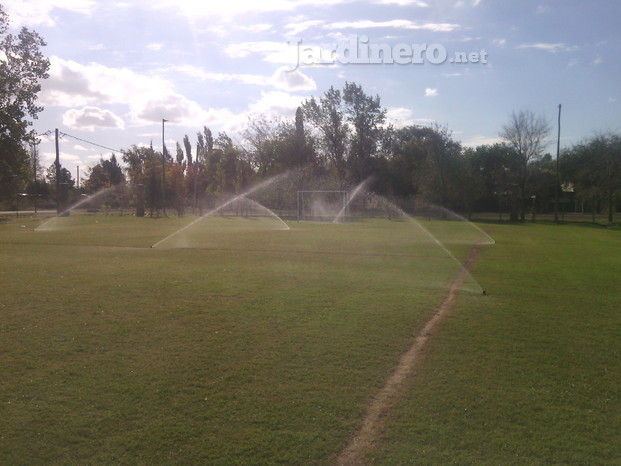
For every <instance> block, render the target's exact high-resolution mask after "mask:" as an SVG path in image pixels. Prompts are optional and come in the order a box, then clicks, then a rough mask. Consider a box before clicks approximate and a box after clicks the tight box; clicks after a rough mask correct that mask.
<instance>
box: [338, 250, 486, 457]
mask: <svg viewBox="0 0 621 466" xmlns="http://www.w3.org/2000/svg"><path fill="white" fill-rule="evenodd" d="M479 248H480V243H477V244H476V245H474V246H473V247H472V250H471V251H470V254H469V256H468V259H467V260H466V263H465V264H464V267H463V268H462V269H461V271H460V272H459V274H458V275H457V277H455V280H453V283H451V286H450V288H449V291H448V293H447V295H446V297H445V298H444V301H442V304H441V305H440V307H439V309H438V312H436V314H434V316H433V317H432V318H431V319H430V320H429V321H428V322H427V323H426V324H425V326H424V327H423V329H422V330H421V331H420V333H419V334H418V335H417V336H416V338H415V339H414V342H413V343H412V346H411V347H410V349H408V351H407V352H406V353H404V354H403V356H401V359H400V360H399V363H398V364H397V367H396V368H395V371H394V372H393V373H392V374H391V375H390V377H389V378H388V380H386V384H385V385H384V387H383V388H382V389H381V390H380V391H379V392H378V393H377V395H375V397H374V399H373V401H372V402H371V404H370V405H369V407H368V408H367V412H366V414H365V417H364V419H363V421H362V426H361V427H360V430H359V431H358V432H357V433H356V434H355V435H354V436H353V437H352V439H351V440H350V441H349V444H348V445H347V447H345V449H344V450H343V451H342V452H341V454H340V455H339V457H338V458H337V460H336V461H337V464H339V465H343V466H345V465H360V464H364V463H365V456H366V455H367V454H368V453H369V452H370V451H372V450H373V449H374V448H375V447H376V445H377V443H378V441H379V437H380V434H381V432H382V431H383V429H384V424H385V420H386V416H387V414H388V413H389V412H390V409H391V408H392V407H393V406H394V404H395V403H396V401H397V400H398V399H399V398H400V397H401V395H402V394H403V393H404V392H405V390H406V388H407V379H408V377H410V376H411V375H412V374H413V373H414V372H415V371H416V369H417V367H418V366H419V364H420V359H421V356H422V354H423V351H424V350H425V346H426V345H427V342H428V341H429V340H430V338H431V337H432V336H433V331H434V330H435V328H436V327H437V325H438V323H439V322H440V321H441V320H442V319H443V318H444V317H446V315H447V314H448V313H449V312H450V311H451V310H452V309H453V305H454V303H455V300H456V297H457V291H458V290H459V288H460V287H461V285H462V284H463V283H464V280H465V279H466V277H467V275H468V273H469V271H470V270H471V269H472V265H473V263H474V260H475V258H476V256H477V253H478V251H479Z"/></svg>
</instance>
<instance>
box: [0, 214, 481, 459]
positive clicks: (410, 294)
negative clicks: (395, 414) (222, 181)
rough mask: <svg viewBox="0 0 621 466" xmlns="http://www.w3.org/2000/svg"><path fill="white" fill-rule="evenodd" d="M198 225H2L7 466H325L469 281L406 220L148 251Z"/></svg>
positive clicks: (185, 239)
mask: <svg viewBox="0 0 621 466" xmlns="http://www.w3.org/2000/svg"><path fill="white" fill-rule="evenodd" d="M190 220H191V219H189V218H188V219H147V218H143V219H139V218H134V217H122V218H121V217H105V216H79V215H75V216H71V217H69V218H59V219H56V220H54V221H53V222H51V223H50V224H48V225H47V226H46V227H45V228H44V229H43V230H41V231H34V229H33V227H34V226H36V225H37V224H38V223H40V222H37V221H35V220H32V219H31V220H29V219H14V220H12V221H10V222H8V223H4V224H2V225H0V247H1V249H0V260H1V262H2V269H1V271H0V279H1V282H2V284H3V286H2V291H1V300H0V303H1V304H0V332H1V338H0V351H1V352H2V358H1V359H0V373H1V374H2V379H1V380H0V403H1V406H2V408H1V409H2V411H1V413H0V417H1V418H2V420H3V429H2V432H3V433H2V436H1V438H0V449H1V450H0V451H1V453H0V463H22V464H31V463H33V462H57V463H67V462H69V463H81V464H83V463H91V462H96V463H110V462H123V463H136V462H138V463H153V462H182V463H199V462H202V463H220V464H231V463H239V464H242V463H249V462H281V463H282V462H284V463H290V464H300V463H308V464H317V463H328V462H329V461H330V460H331V458H333V457H334V456H335V455H336V454H338V452H339V450H340V449H341V448H342V447H343V445H344V444H345V443H346V441H347V439H348V438H349V436H350V435H351V434H352V433H353V432H354V431H355V429H356V428H357V425H358V422H359V420H360V417H361V415H362V413H363V411H364V407H365V406H366V404H367V402H368V400H369V399H370V397H371V396H372V395H373V393H374V392H375V391H376V390H377V389H378V388H379V387H380V386H381V385H382V382H383V380H384V379H385V377H386V376H387V375H388V374H389V373H390V370H391V368H392V366H393V364H394V363H395V361H396V360H397V358H398V355H399V354H400V353H401V352H402V351H404V350H405V349H406V348H407V346H408V343H409V341H410V338H411V337H412V335H413V334H415V333H416V331H417V329H418V328H419V327H420V326H421V325H422V324H423V323H424V322H425V320H426V319H428V318H429V316H430V315H431V314H432V313H433V312H434V310H435V309H436V307H437V305H438V304H439V302H440V301H441V299H442V297H443V295H444V293H445V292H446V286H447V285H448V283H450V281H451V280H452V278H453V276H454V275H455V274H456V272H457V269H458V267H457V264H456V263H455V262H454V261H453V260H452V259H451V258H450V257H449V256H447V254H446V253H445V251H443V250H442V249H441V248H439V247H438V246H437V245H435V244H434V243H433V242H432V241H431V240H430V238H429V237H428V236H427V235H426V234H424V232H422V231H421V229H420V228H419V227H417V226H416V225H415V224H413V223H412V222H406V221H392V222H388V221H368V222H358V223H356V224H344V225H333V224H313V223H302V224H297V223H296V224H292V228H291V230H282V229H279V227H278V225H276V224H274V225H272V227H270V225H269V222H270V220H269V219H268V220H265V219H263V220H260V219H259V220H256V219H255V220H249V219H235V218H219V217H215V218H209V219H205V220H203V221H201V222H199V223H198V224H197V225H196V227H195V228H192V229H188V230H186V231H184V233H183V234H180V235H178V236H175V237H174V240H171V242H172V243H173V244H170V243H171V242H167V243H166V244H163V245H162V246H160V247H157V248H150V246H151V245H153V244H154V243H157V242H158V241H159V240H160V239H162V238H164V237H166V236H168V235H169V234H171V233H172V232H174V231H175V230H177V229H179V228H180V227H181V226H183V225H185V224H187V223H188V222H189V221H190ZM261 222H267V224H264V223H261ZM22 225H23V226H22ZM180 238H181V243H183V246H185V248H184V249H178V248H173V247H171V246H175V244H174V243H175V242H176V241H178V240H180ZM472 286H475V284H472Z"/></svg>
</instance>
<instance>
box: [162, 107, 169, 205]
mask: <svg viewBox="0 0 621 466" xmlns="http://www.w3.org/2000/svg"><path fill="white" fill-rule="evenodd" d="M167 121H168V120H164V119H163V118H162V208H163V209H164V214H166V144H165V143H164V123H166V122H167Z"/></svg>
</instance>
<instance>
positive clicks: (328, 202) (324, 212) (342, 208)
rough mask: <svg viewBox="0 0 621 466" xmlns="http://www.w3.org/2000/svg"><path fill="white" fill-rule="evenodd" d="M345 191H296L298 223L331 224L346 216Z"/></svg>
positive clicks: (347, 196) (347, 197)
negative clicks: (306, 221)
mask: <svg viewBox="0 0 621 466" xmlns="http://www.w3.org/2000/svg"><path fill="white" fill-rule="evenodd" d="M348 204H349V193H348V192H347V191H298V192H297V209H298V215H297V217H298V221H300V220H311V221H316V222H332V221H335V220H336V219H337V218H339V217H343V216H347V209H348Z"/></svg>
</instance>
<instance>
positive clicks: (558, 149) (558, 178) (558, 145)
mask: <svg viewBox="0 0 621 466" xmlns="http://www.w3.org/2000/svg"><path fill="white" fill-rule="evenodd" d="M560 153H561V104H558V136H557V138H556V188H555V189H554V223H558V197H559V192H558V191H559V189H560V184H561V176H560V173H559V156H560Z"/></svg>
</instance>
